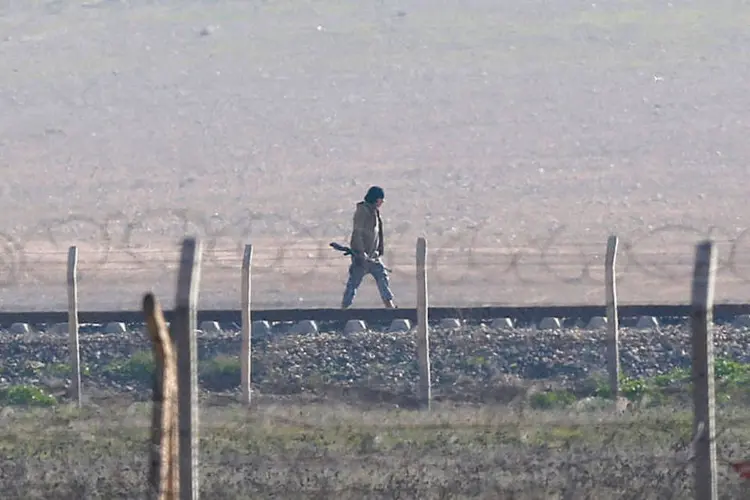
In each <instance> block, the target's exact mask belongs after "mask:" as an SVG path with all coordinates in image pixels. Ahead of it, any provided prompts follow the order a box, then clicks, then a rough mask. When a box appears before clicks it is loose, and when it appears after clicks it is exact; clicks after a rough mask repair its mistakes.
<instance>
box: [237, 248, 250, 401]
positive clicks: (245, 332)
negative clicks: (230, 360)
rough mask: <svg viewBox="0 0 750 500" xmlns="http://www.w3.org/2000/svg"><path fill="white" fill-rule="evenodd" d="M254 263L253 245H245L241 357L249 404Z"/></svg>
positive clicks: (243, 395)
mask: <svg viewBox="0 0 750 500" xmlns="http://www.w3.org/2000/svg"><path fill="white" fill-rule="evenodd" d="M252 263H253V246H252V245H249V244H248V245H245V255H244V256H243V258H242V349H241V354H240V356H241V359H240V371H241V378H242V380H241V381H240V388H241V389H242V402H243V403H245V404H247V405H249V404H250V400H251V395H250V386H251V382H252V380H251V375H250V373H251V371H252V343H251V339H252V316H251V314H250V298H251V296H252V295H251V290H252V289H251V286H252V285H251V267H252Z"/></svg>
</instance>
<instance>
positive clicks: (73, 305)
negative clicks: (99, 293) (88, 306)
mask: <svg viewBox="0 0 750 500" xmlns="http://www.w3.org/2000/svg"><path fill="white" fill-rule="evenodd" d="M68 351H69V352H70V396H71V397H72V398H73V399H74V400H75V402H76V404H77V405H78V406H79V407H80V406H81V402H82V394H81V348H80V342H79V338H78V247H76V246H71V247H70V248H68Z"/></svg>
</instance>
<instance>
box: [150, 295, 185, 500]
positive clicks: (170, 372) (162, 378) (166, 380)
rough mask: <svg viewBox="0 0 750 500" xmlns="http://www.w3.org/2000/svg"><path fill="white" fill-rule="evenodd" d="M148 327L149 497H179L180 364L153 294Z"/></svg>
mask: <svg viewBox="0 0 750 500" xmlns="http://www.w3.org/2000/svg"><path fill="white" fill-rule="evenodd" d="M143 312H144V315H145V316H146V327H147V329H148V333H149V335H150V337H151V342H152V348H153V353H154V363H155V373H154V388H153V394H152V401H153V413H152V416H151V457H150V458H151V464H150V467H149V486H150V495H149V498H153V499H155V500H177V499H178V498H179V494H180V483H179V472H180V469H179V465H180V464H179V460H180V453H179V442H178V436H179V434H178V432H177V426H178V420H177V365H176V358H175V352H174V346H173V344H172V339H171V337H170V336H169V331H168V329H167V325H166V322H165V321H164V314H163V313H162V309H161V305H160V304H159V302H158V301H157V300H156V297H154V295H153V294H152V293H147V294H146V295H145V296H144V297H143Z"/></svg>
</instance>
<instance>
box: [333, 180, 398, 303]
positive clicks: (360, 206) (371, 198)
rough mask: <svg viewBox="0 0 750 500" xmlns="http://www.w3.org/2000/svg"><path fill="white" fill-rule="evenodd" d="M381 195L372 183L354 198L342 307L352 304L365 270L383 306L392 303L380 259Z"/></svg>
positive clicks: (381, 252) (379, 190) (381, 246)
mask: <svg viewBox="0 0 750 500" xmlns="http://www.w3.org/2000/svg"><path fill="white" fill-rule="evenodd" d="M384 199H385V193H384V192H383V189H382V188H381V187H379V186H372V187H371V188H370V189H368V190H367V194H366V195H365V199H364V201H360V202H358V203H357V206H356V209H355V210H354V224H353V227H352V236H351V240H350V242H349V246H350V248H351V249H352V263H351V265H350V266H349V279H348V280H347V282H346V289H345V290H344V298H343V299H342V301H341V307H342V309H347V308H349V307H350V306H351V305H352V302H353V301H354V296H355V295H356V294H357V289H358V288H359V285H360V284H361V283H362V279H363V278H364V277H365V275H367V274H371V275H372V277H373V278H375V283H376V284H377V286H378V291H379V292H380V297H381V298H382V299H383V303H384V304H385V307H388V308H390V309H393V308H395V307H396V305H395V304H394V303H393V293H392V292H391V288H390V284H389V279H388V270H387V269H386V268H385V266H384V265H383V263H382V262H381V258H382V257H383V249H384V247H385V242H384V239H383V220H382V219H381V218H380V207H381V206H382V205H383V200H384Z"/></svg>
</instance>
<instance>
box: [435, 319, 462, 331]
mask: <svg viewBox="0 0 750 500" xmlns="http://www.w3.org/2000/svg"><path fill="white" fill-rule="evenodd" d="M440 328H448V329H456V328H461V321H460V320H458V319H457V318H443V319H442V320H441V321H440Z"/></svg>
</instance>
